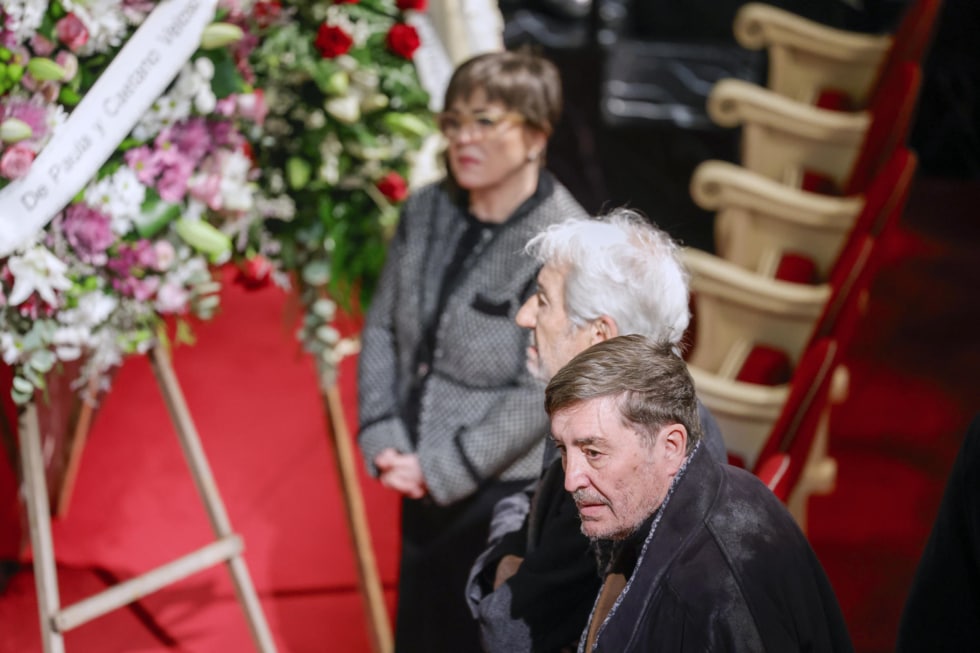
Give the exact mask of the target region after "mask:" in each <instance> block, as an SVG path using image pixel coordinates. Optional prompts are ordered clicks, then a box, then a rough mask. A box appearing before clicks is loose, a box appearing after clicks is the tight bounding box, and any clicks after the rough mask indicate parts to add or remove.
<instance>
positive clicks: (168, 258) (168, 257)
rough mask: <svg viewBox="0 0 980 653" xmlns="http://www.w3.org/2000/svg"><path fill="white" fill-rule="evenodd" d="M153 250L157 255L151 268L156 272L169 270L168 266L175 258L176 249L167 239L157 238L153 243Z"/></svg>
mask: <svg viewBox="0 0 980 653" xmlns="http://www.w3.org/2000/svg"><path fill="white" fill-rule="evenodd" d="M153 251H154V253H155V254H156V257H157V260H156V262H155V263H154V265H153V269H154V270H157V271H158V272H164V271H166V270H169V269H170V266H171V265H173V264H174V261H176V260H177V251H176V250H175V249H174V246H173V245H171V244H170V242H169V241H166V240H158V241H157V242H155V243H153Z"/></svg>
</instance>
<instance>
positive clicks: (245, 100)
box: [238, 88, 269, 125]
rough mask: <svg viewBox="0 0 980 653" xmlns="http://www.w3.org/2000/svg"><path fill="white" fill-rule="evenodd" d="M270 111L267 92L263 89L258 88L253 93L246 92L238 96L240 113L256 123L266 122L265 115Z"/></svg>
mask: <svg viewBox="0 0 980 653" xmlns="http://www.w3.org/2000/svg"><path fill="white" fill-rule="evenodd" d="M268 113H269V106H268V105H267V104H266V103H265V94H264V93H263V92H262V89H260V88H259V89H256V90H255V91H254V92H253V93H246V94H243V95H239V96H238V114H239V115H240V116H241V117H242V118H245V119H246V120H251V121H252V122H254V123H255V124H256V125H261V124H262V123H264V122H265V117H266V115H267V114H268Z"/></svg>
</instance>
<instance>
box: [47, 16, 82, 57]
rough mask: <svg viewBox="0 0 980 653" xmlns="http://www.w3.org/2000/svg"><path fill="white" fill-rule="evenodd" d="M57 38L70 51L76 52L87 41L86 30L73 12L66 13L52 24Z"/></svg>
mask: <svg viewBox="0 0 980 653" xmlns="http://www.w3.org/2000/svg"><path fill="white" fill-rule="evenodd" d="M54 31H55V34H57V35H58V40H59V41H61V42H62V43H64V44H65V46H66V47H67V48H68V49H69V50H71V51H72V52H78V51H79V50H80V49H81V47H82V46H83V45H85V44H86V43H87V42H88V30H87V29H86V28H85V24H84V23H83V22H82V21H81V20H79V18H78V16H76V15H75V14H68V15H67V16H65V17H64V18H62V19H61V20H59V21H58V22H57V23H55V25H54Z"/></svg>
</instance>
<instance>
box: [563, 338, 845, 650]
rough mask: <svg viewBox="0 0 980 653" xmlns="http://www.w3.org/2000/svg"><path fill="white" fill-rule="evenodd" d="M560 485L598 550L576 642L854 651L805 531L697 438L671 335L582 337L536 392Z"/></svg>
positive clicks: (616, 646) (583, 646)
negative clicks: (582, 343)
mask: <svg viewBox="0 0 980 653" xmlns="http://www.w3.org/2000/svg"><path fill="white" fill-rule="evenodd" d="M545 410H546V411H547V413H548V415H549V417H550V418H551V433H552V438H553V439H554V442H555V444H556V446H557V448H558V450H559V451H560V452H561V461H562V466H563V468H564V472H565V473H564V486H565V490H567V491H568V492H569V493H570V494H571V496H572V497H574V501H575V505H576V508H577V509H578V512H579V516H580V518H581V522H582V532H583V533H585V534H586V535H587V536H589V538H590V539H591V540H593V542H594V543H595V544H596V548H597V550H598V552H599V553H600V555H601V557H602V562H601V564H602V568H603V572H604V579H603V584H602V589H601V590H600V591H599V594H598V597H597V598H596V600H595V604H594V606H593V608H592V613H591V615H590V616H589V621H588V626H587V628H586V630H585V632H584V633H583V639H582V640H581V641H580V643H579V648H578V650H579V651H588V652H590V653H591V652H593V651H615V652H616V653H626V652H630V651H637V652H640V651H642V652H643V653H650V652H659V651H677V652H681V651H692V652H693V651H779V652H780V653H783V652H793V651H827V652H830V651H853V647H852V645H851V641H850V638H849V636H848V633H847V627H846V626H845V624H844V619H843V616H842V615H841V612H840V606H839V605H838V604H837V599H836V597H835V596H834V592H833V590H832V588H831V586H830V583H829V581H828V580H827V577H826V575H825V574H824V571H823V568H822V567H821V565H820V562H819V561H818V560H817V557H816V555H815V554H814V552H813V550H812V549H811V548H810V545H809V543H808V542H807V540H806V536H805V535H804V534H803V532H802V531H800V529H799V528H798V527H797V525H796V522H795V521H794V520H793V518H792V516H791V515H790V514H789V512H788V511H787V510H786V508H785V507H784V506H783V505H782V504H781V503H780V502H779V500H778V499H777V498H776V497H775V495H774V494H772V492H770V491H769V489H768V488H767V487H766V486H765V485H764V484H763V483H762V482H761V481H760V480H759V479H757V478H756V477H755V476H753V475H752V474H751V473H749V472H747V471H745V470H743V469H740V468H737V467H734V466H731V465H719V464H717V463H716V462H715V461H713V460H711V458H710V457H709V456H706V455H705V451H704V447H703V446H702V445H703V443H702V442H701V425H700V420H699V418H698V414H697V413H698V411H697V399H696V398H695V395H694V383H693V381H692V380H691V376H690V374H689V373H688V371H687V366H686V364H685V363H684V361H683V360H681V358H680V357H679V356H677V354H676V353H675V352H674V348H673V345H672V343H670V342H656V341H654V340H651V339H648V338H646V337H644V336H640V335H630V336H621V337H617V338H612V339H611V340H607V341H605V342H601V343H599V344H597V345H595V346H593V347H590V348H589V349H587V350H586V351H584V352H583V353H581V354H579V355H578V356H576V357H575V358H574V359H572V361H571V362H570V363H568V365H566V366H565V367H563V368H562V369H561V370H560V371H559V372H558V373H557V374H555V376H554V378H552V380H551V383H549V384H548V388H547V390H546V391H545Z"/></svg>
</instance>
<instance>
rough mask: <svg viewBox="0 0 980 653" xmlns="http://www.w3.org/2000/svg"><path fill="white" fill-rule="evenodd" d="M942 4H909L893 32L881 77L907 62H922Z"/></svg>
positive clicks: (930, 0) (924, 0) (926, 0)
mask: <svg viewBox="0 0 980 653" xmlns="http://www.w3.org/2000/svg"><path fill="white" fill-rule="evenodd" d="M942 6H943V3H942V0H914V1H913V2H912V3H911V5H909V7H908V9H906V10H905V15H904V16H903V17H902V22H901V23H899V25H898V29H896V30H895V33H894V34H893V35H892V47H891V49H890V50H889V51H888V56H887V57H886V59H885V61H884V62H883V63H882V65H881V71H880V72H879V73H878V79H879V80H885V79H888V78H889V77H890V76H891V75H892V73H893V71H894V69H895V68H897V67H898V66H900V65H902V64H903V63H905V62H908V61H912V62H918V63H922V61H923V59H924V58H925V55H926V49H927V48H928V47H929V44H930V42H931V41H932V35H933V33H934V31H935V25H936V19H937V18H938V17H939V12H940V10H941V9H942ZM879 88H880V84H879ZM875 94H877V90H876V93H875Z"/></svg>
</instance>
